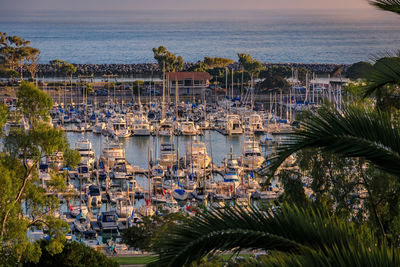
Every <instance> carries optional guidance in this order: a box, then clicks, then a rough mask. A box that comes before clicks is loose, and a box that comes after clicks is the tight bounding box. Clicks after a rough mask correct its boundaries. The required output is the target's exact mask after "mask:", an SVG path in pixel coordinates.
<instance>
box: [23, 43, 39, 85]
mask: <svg viewBox="0 0 400 267" xmlns="http://www.w3.org/2000/svg"><path fill="white" fill-rule="evenodd" d="M25 52H26V55H25V67H26V69H27V70H28V72H29V74H30V75H31V77H32V81H35V75H36V73H37V63H38V60H39V57H40V50H39V49H36V48H33V47H27V48H26V49H25Z"/></svg>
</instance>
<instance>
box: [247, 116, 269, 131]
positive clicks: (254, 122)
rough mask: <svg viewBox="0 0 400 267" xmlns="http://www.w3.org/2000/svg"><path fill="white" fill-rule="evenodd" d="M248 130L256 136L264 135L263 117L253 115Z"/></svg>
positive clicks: (249, 118)
mask: <svg viewBox="0 0 400 267" xmlns="http://www.w3.org/2000/svg"><path fill="white" fill-rule="evenodd" d="M247 121H248V125H247V127H248V130H249V131H250V132H252V133H254V134H264V133H265V131H266V130H265V128H264V126H263V123H262V119H261V116H260V115H258V114H252V115H250V116H249V117H248V119H247Z"/></svg>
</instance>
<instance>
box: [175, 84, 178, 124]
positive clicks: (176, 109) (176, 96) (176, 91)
mask: <svg viewBox="0 0 400 267" xmlns="http://www.w3.org/2000/svg"><path fill="white" fill-rule="evenodd" d="M178 104H179V86H178V79H177V76H175V112H176V117H177V118H178Z"/></svg>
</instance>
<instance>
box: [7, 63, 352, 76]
mask: <svg viewBox="0 0 400 267" xmlns="http://www.w3.org/2000/svg"><path fill="white" fill-rule="evenodd" d="M195 64H197V63H185V65H184V67H183V70H182V71H187V70H188V69H190V68H191V67H192V66H193V65H195ZM73 65H74V66H75V67H77V72H76V73H75V75H74V76H76V75H93V76H95V77H99V76H102V75H107V74H117V75H120V76H126V77H129V76H132V75H138V74H139V75H152V74H153V75H154V76H157V75H160V74H161V71H160V69H159V67H158V64H156V63H137V64H73ZM263 65H264V66H266V67H270V66H279V67H293V68H306V69H308V70H309V71H311V72H314V73H316V74H327V73H331V72H332V71H334V70H335V69H337V68H338V67H342V68H343V70H344V71H345V70H346V69H347V68H348V67H350V66H351V65H350V64H330V63H263ZM37 69H38V71H37V74H36V75H37V77H59V76H60V75H59V73H57V71H56V70H55V69H54V68H53V67H52V66H51V65H50V64H38V65H37ZM228 69H229V70H232V69H233V70H235V71H238V70H240V66H239V63H237V62H235V63H234V64H232V65H230V66H228ZM25 76H26V77H29V73H28V72H27V71H26V70H24V77H25ZM0 78H6V77H0Z"/></svg>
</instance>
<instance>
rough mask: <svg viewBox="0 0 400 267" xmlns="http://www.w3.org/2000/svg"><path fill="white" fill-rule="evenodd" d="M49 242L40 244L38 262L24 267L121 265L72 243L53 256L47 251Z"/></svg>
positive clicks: (79, 244) (94, 251) (83, 246)
mask: <svg viewBox="0 0 400 267" xmlns="http://www.w3.org/2000/svg"><path fill="white" fill-rule="evenodd" d="M48 245H49V241H47V240H44V241H41V242H40V248H41V249H42V254H41V256H40V259H39V261H38V262H36V263H35V262H29V261H27V262H24V264H23V266H24V267H35V266H41V267H47V266H48V267H50V266H59V267H74V266H99V267H101V266H104V267H112V266H119V264H118V263H117V262H116V261H115V260H114V259H112V258H108V257H107V256H106V255H104V254H103V253H100V252H98V251H96V250H94V249H92V248H90V247H88V246H86V245H85V244H81V243H77V242H71V243H64V244H63V249H62V251H61V252H59V253H56V254H52V253H49V252H48V251H47V250H46V247H48Z"/></svg>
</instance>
